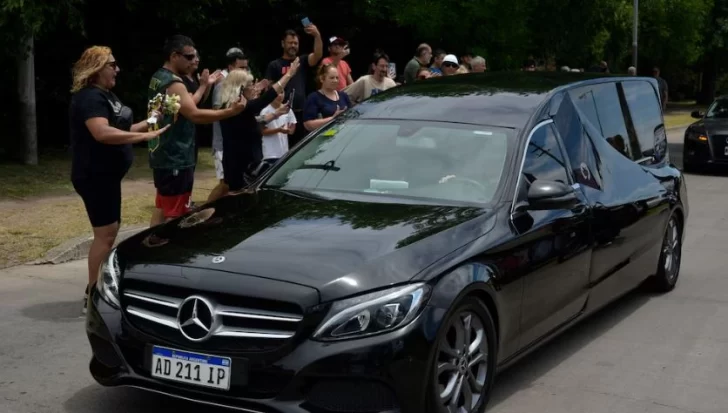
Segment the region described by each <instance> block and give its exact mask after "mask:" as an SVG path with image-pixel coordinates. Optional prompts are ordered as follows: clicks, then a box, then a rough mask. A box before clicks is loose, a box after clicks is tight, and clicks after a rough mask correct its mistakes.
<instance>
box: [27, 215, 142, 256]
mask: <svg viewBox="0 0 728 413" xmlns="http://www.w3.org/2000/svg"><path fill="white" fill-rule="evenodd" d="M147 228H149V227H148V226H146V225H137V226H128V227H123V228H121V229H120V230H119V235H117V237H116V242H115V244H114V245H118V244H119V243H120V242H122V241H124V240H125V239H127V238H129V237H132V236H134V235H136V234H138V233H139V232H141V231H144V230H145V229H147ZM93 240H94V238H93V235H92V236H89V235H84V236H81V237H77V238H73V239H70V240H68V241H66V242H64V243H63V244H61V245H59V246H57V247H55V248H53V249H52V250H50V251H48V252H47V253H46V255H45V256H44V257H43V258H41V259H38V260H35V261H32V262H30V263H28V264H29V265H44V264H54V265H55V264H62V263H64V262H69V261H76V260H82V259H85V258H87V257H88V250H89V248H90V247H91V243H92V242H93Z"/></svg>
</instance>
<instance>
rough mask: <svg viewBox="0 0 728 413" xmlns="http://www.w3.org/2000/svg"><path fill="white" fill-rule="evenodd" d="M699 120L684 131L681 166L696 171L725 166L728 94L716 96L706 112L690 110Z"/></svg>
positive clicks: (727, 131) (727, 151) (726, 161)
mask: <svg viewBox="0 0 728 413" xmlns="http://www.w3.org/2000/svg"><path fill="white" fill-rule="evenodd" d="M691 115H692V117H693V118H695V119H699V120H698V121H697V122H695V123H693V124H692V125H690V126H688V128H687V129H686V130H685V140H684V142H683V143H684V145H683V169H684V170H685V171H686V172H693V171H700V170H702V169H704V168H705V167H708V166H713V165H715V166H727V165H728V96H719V97H718V98H716V99H715V100H714V101H713V103H711V104H710V106H708V110H707V111H706V112H702V111H694V112H692V113H691Z"/></svg>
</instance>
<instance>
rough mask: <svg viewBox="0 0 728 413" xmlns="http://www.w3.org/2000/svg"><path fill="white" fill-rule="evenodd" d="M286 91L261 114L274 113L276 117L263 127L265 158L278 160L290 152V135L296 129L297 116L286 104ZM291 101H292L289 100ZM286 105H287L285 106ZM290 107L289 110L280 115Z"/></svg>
mask: <svg viewBox="0 0 728 413" xmlns="http://www.w3.org/2000/svg"><path fill="white" fill-rule="evenodd" d="M284 98H285V92H282V93H279V94H278V97H277V98H276V99H275V100H274V101H273V102H271V104H270V105H268V106H266V107H265V109H263V110H262V111H261V112H260V114H261V115H263V116H265V115H269V114H274V115H275V116H276V118H274V119H273V120H271V121H269V122H268V123H266V125H265V128H263V132H262V134H263V159H264V160H267V159H270V160H277V159H280V158H281V157H283V155H285V154H286V152H288V136H289V135H293V133H294V132H295V131H296V116H295V115H293V111H292V110H291V109H290V107H289V106H288V105H284V103H283V99H284ZM289 103H290V102H289ZM284 106H285V107H284ZM286 108H288V111H287V112H286V113H285V114H283V115H279V113H281V112H283V111H285V110H286Z"/></svg>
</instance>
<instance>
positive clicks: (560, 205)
mask: <svg viewBox="0 0 728 413" xmlns="http://www.w3.org/2000/svg"><path fill="white" fill-rule="evenodd" d="M578 203H579V198H577V196H576V193H575V192H574V188H573V187H571V186H570V185H567V184H565V183H563V182H557V181H546V180H536V181H534V182H533V183H531V187H530V188H529V189H528V209H530V210H534V211H538V210H549V209H571V208H573V207H575V206H576V205H577V204H578Z"/></svg>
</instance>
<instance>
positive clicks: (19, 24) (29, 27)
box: [0, 0, 82, 165]
mask: <svg viewBox="0 0 728 413" xmlns="http://www.w3.org/2000/svg"><path fill="white" fill-rule="evenodd" d="M81 2H82V0H55V1H44V0H2V3H0V34H2V36H3V39H4V40H5V42H4V43H5V47H6V50H5V54H6V55H8V56H12V57H14V58H16V59H17V69H18V100H19V104H20V123H21V128H20V129H21V131H22V139H23V161H24V162H25V163H26V164H27V165H37V164H38V135H37V125H36V107H35V51H34V49H33V47H34V41H35V39H36V38H37V37H38V36H42V35H44V34H46V33H49V32H51V31H52V30H53V28H54V27H55V24H56V23H57V22H59V20H61V19H64V20H66V22H67V23H66V24H68V25H70V26H75V27H81V19H80V14H79V13H77V11H76V7H77V6H78V5H80V4H81Z"/></svg>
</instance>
